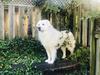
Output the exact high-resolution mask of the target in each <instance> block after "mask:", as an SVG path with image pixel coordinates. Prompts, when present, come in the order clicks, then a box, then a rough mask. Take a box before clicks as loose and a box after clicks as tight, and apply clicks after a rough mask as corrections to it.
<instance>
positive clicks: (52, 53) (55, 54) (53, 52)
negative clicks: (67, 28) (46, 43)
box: [48, 48, 57, 64]
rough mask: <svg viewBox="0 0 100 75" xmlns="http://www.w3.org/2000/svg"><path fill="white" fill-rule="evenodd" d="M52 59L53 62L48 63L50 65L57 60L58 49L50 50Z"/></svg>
mask: <svg viewBox="0 0 100 75" xmlns="http://www.w3.org/2000/svg"><path fill="white" fill-rule="evenodd" d="M50 53H51V54H50V58H51V60H50V61H49V62H48V63H49V64H53V63H54V61H55V60H56V57H57V50H56V49H54V48H51V49H50Z"/></svg>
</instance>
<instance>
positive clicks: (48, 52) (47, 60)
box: [45, 48, 51, 62]
mask: <svg viewBox="0 0 100 75" xmlns="http://www.w3.org/2000/svg"><path fill="white" fill-rule="evenodd" d="M46 53H47V57H48V59H46V60H45V62H49V61H50V60H51V57H50V50H49V49H48V48H46Z"/></svg>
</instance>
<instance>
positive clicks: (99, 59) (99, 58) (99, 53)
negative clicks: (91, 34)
mask: <svg viewBox="0 0 100 75" xmlns="http://www.w3.org/2000/svg"><path fill="white" fill-rule="evenodd" d="M96 49H97V50H96V74H95V75H100V38H98V39H97V47H96Z"/></svg>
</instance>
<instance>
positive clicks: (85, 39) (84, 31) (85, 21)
mask: <svg viewBox="0 0 100 75" xmlns="http://www.w3.org/2000/svg"><path fill="white" fill-rule="evenodd" d="M82 32H83V34H82V35H83V38H82V43H83V44H82V45H83V46H85V47H86V46H87V19H86V18H84V19H83V31H82Z"/></svg>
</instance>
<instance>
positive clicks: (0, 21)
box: [0, 3, 4, 39]
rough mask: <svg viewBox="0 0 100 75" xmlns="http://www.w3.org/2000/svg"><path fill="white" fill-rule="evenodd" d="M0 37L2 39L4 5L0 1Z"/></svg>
mask: <svg viewBox="0 0 100 75" xmlns="http://www.w3.org/2000/svg"><path fill="white" fill-rule="evenodd" d="M0 12H1V13H0V39H4V6H3V4H1V3H0Z"/></svg>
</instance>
